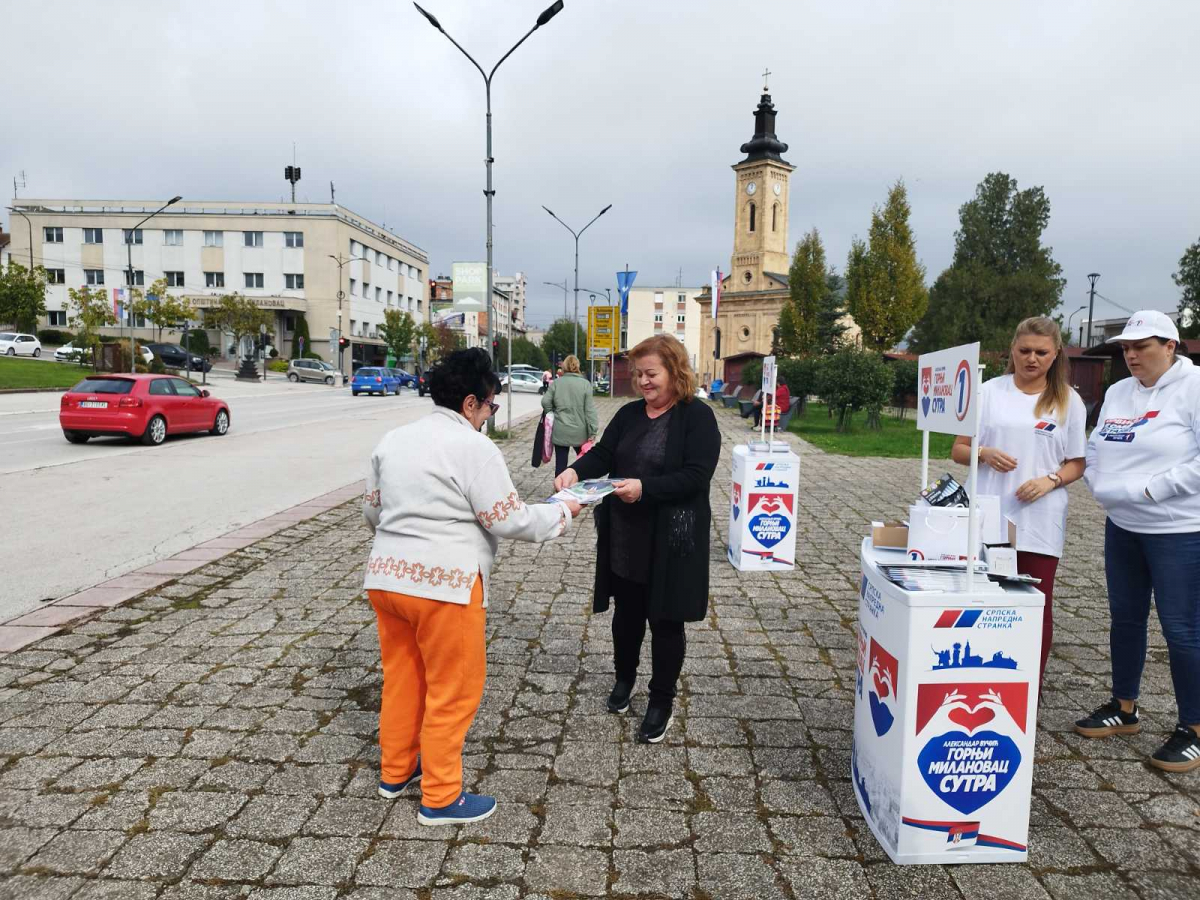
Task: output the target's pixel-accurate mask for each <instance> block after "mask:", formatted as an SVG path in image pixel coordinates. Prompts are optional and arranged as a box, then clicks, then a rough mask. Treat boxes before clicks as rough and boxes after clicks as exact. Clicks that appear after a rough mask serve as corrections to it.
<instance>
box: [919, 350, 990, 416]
mask: <svg viewBox="0 0 1200 900" xmlns="http://www.w3.org/2000/svg"><path fill="white" fill-rule="evenodd" d="M917 370H918V372H919V373H920V378H919V381H918V384H917V428H919V429H921V430H922V431H937V432H940V433H941V434H958V435H965V436H967V437H972V436H974V435H975V434H976V433H977V432H978V431H979V407H980V400H979V397H977V396H975V394H976V393H977V385H976V373H977V372H978V371H979V344H978V343H974V344H963V345H962V346H960V347H950V348H949V349H947V350H938V351H937V352H936V353H922V354H921V356H920V357H919V358H918V359H917Z"/></svg>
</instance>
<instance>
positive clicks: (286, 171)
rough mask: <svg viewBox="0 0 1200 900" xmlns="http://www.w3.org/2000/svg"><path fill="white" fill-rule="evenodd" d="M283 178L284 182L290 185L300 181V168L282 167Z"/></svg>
mask: <svg viewBox="0 0 1200 900" xmlns="http://www.w3.org/2000/svg"><path fill="white" fill-rule="evenodd" d="M283 178H284V180H285V181H290V182H291V183H292V184H295V183H296V182H297V181H299V180H300V167H299V166H284V167H283Z"/></svg>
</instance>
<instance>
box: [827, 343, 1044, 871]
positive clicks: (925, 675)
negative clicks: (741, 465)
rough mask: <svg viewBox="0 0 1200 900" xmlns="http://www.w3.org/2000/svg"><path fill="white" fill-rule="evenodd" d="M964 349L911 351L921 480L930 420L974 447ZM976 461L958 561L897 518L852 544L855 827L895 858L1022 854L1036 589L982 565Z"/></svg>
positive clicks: (968, 356) (974, 407)
mask: <svg viewBox="0 0 1200 900" xmlns="http://www.w3.org/2000/svg"><path fill="white" fill-rule="evenodd" d="M978 361H979V345H978V344H972V345H967V346H963V347H954V348H951V349H949V350H943V351H939V352H937V353H931V354H926V355H923V356H922V357H921V358H920V361H919V363H918V370H919V374H920V383H919V386H918V395H917V396H918V408H917V415H918V427H920V428H921V429H922V431H923V432H924V434H923V440H922V447H923V449H922V460H921V487H922V489H924V488H925V487H926V485H928V483H929V440H928V436H929V432H930V431H938V432H943V433H949V434H956V435H967V436H970V437H971V438H972V459H975V453H974V439H975V435H976V434H977V432H978V427H979V405H980V404H979V396H980V387H981V378H980V369H979V362H978ZM976 467H977V463H973V464H972V466H971V475H970V478H969V479H968V485H967V495H968V497H969V498H970V499H971V502H970V505H969V507H968V508H967V510H966V512H967V515H966V523H965V524H966V527H965V532H966V533H965V534H963V535H962V538H963V540H962V541H961V544H959V545H957V546H961V547H962V548H963V550H964V551H965V552H964V554H963V555H964V556H965V557H966V559H965V560H963V559H959V558H958V555H957V552H955V553H951V554H943V555H942V556H941V558H939V559H936V560H929V559H925V558H917V557H916V555H914V554H912V553H911V552H910V550H909V548H908V547H907V546H906V545H905V532H906V531H907V530H908V529H907V528H906V527H904V526H901V525H900V524H899V523H893V524H891V525H886V526H885V525H883V524H882V523H879V524H877V525H876V527H875V528H873V530H872V535H871V536H869V537H867V538H865V539H864V540H863V543H862V546H861V549H860V563H861V573H862V575H861V582H860V592H859V593H860V599H859V612H858V623H859V627H858V646H857V666H856V668H857V671H856V678H855V694H854V747H853V753H852V757H851V774H852V777H853V782H854V794H855V797H856V798H857V800H858V805H859V808H860V809H861V810H862V813H863V816H864V818H865V819H866V821H867V824H868V826H869V827H870V828H871V831H872V833H873V834H874V835H875V837H876V839H877V840H878V841H879V843H880V844H881V845H882V846H883V848H884V850H885V851H886V852H887V854H888V856H889V857H890V858H891V859H892V861H893V862H896V863H901V864H912V863H968V862H1023V861H1024V860H1025V859H1026V858H1027V855H1028V854H1027V845H1028V833H1029V804H1030V795H1031V791H1032V787H1033V760H1034V738H1035V731H1036V724H1037V701H1038V697H1037V692H1038V669H1039V664H1040V653H1041V639H1042V607H1043V605H1044V602H1045V601H1044V598H1043V596H1042V594H1041V593H1040V592H1039V591H1038V590H1037V588H1036V587H1035V586H1034V585H1033V584H1031V583H1028V580H1027V579H1024V580H1023V579H1022V577H1021V576H1017V575H1016V573H1015V572H1011V577H1007V576H1009V575H1010V572H1009V571H1008V570H1007V569H1005V570H1004V571H1003V573H1002V574H1004V575H1005V576H1006V577H1005V578H1004V579H1002V580H993V579H991V578H989V577H988V574H987V563H986V562H984V559H983V558H981V554H980V548H981V547H983V546H984V540H985V538H986V532H984V533H982V534H981V530H982V529H983V526H984V521H983V520H984V519H985V516H984V514H983V513H984V510H983V507H984V506H985V504H982V503H980V502H976V501H977V500H980V499H982V498H977V497H976V495H975V480H976V479H975V474H976ZM992 515H993V516H994V515H995V514H994V513H993V514H992ZM998 525H999V523H996V522H991V523H989V524H988V528H987V532H1003V531H1004V530H1005V529H1002V528H999V527H997V526H998ZM994 536H995V537H999V536H1000V535H999V534H996V535H994ZM1011 537H1012V539H1014V540H1015V533H1014V534H1012V535H1011ZM985 552H986V550H985ZM997 558H999V554H997ZM993 574H1001V573H1000V569H999V568H997V569H996V570H994V571H993Z"/></svg>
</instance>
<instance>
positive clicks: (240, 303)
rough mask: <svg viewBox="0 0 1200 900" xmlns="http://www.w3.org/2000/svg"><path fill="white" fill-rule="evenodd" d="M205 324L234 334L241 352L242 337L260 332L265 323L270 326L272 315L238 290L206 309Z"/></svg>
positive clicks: (234, 341) (236, 345)
mask: <svg viewBox="0 0 1200 900" xmlns="http://www.w3.org/2000/svg"><path fill="white" fill-rule="evenodd" d="M204 324H205V325H206V326H208V327H209V328H215V329H217V330H218V331H221V332H223V333H225V334H231V335H233V343H234V346H235V347H237V348H238V352H239V353H240V352H241V343H242V338H244V337H247V336H248V335H256V334H258V333H259V331H260V330H261V328H262V326H263V325H267V326H270V324H271V315H270V313H268V312H267V311H266V310H263V309H259V307H258V305H257V304H256V303H255V302H254V301H253V300H251V299H250V298H248V297H244V296H242V295H241V294H239V293H238V292H237V291H234V292H233V293H232V294H225V295H224V296H222V297H221V298H220V299H219V300H218V301H217V305H216V306H214V307H210V308H208V309H206V310H205V311H204Z"/></svg>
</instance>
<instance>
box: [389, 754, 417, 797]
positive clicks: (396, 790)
mask: <svg viewBox="0 0 1200 900" xmlns="http://www.w3.org/2000/svg"><path fill="white" fill-rule="evenodd" d="M420 780H421V760H420V759H419V758H418V759H417V767H416V768H415V769H414V770H413V773H412V774H411V775H409V776H408V778H406V779H405V780H404V781H401V782H399V783H398V784H388V783H387V782H386V781H383V780H382V779H380V782H379V796H380V797H382V798H383V799H384V800H395V799H396V798H397V797H399V796H400V795H401V794H403V793H404V789H405V788H406V787H408V786H409V785H410V784H416V783H417V782H418V781H420Z"/></svg>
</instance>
